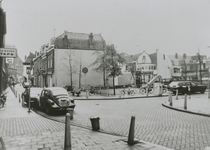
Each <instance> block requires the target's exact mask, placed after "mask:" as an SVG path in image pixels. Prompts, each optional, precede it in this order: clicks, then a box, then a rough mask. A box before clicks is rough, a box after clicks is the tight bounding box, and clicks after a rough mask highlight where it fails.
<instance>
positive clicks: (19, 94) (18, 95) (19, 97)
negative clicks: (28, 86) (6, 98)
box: [18, 94, 20, 103]
mask: <svg viewBox="0 0 210 150" xmlns="http://www.w3.org/2000/svg"><path fill="white" fill-rule="evenodd" d="M18 96H19V103H20V94H18Z"/></svg>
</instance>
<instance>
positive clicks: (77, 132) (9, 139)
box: [0, 91, 167, 150]
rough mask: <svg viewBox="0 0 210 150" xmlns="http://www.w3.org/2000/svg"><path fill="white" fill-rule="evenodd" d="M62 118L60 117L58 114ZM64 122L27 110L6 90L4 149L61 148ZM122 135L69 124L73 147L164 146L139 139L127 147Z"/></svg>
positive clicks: (0, 131)
mask: <svg viewBox="0 0 210 150" xmlns="http://www.w3.org/2000/svg"><path fill="white" fill-rule="evenodd" d="M62 118H64V116H63V117H62ZM64 128H65V124H64V123H61V122H56V121H53V120H49V119H47V118H45V117H42V116H40V115H38V114H36V113H35V112H34V111H31V113H28V108H24V107H22V106H21V103H19V100H18V97H17V98H16V97H15V96H14V94H13V93H12V92H11V91H10V92H9V93H8V99H7V102H6V105H5V108H3V109H0V136H1V137H3V140H4V143H5V146H6V148H7V150H49V149H50V150H62V149H64V132H65V129H64ZM125 139H126V138H125V137H124V136H114V135H109V134H104V133H100V132H94V131H92V130H89V129H84V128H80V127H76V126H72V125H71V143H72V149H73V150H93V149H96V150H100V149H101V150H130V149H136V150H141V149H146V148H147V149H151V150H155V149H157V150H163V149H167V148H165V147H161V146H158V145H153V144H150V143H147V142H144V141H140V142H139V143H138V144H136V145H134V146H128V145H127V143H126V142H125Z"/></svg>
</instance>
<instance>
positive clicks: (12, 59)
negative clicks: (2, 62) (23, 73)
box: [6, 58, 14, 64]
mask: <svg viewBox="0 0 210 150" xmlns="http://www.w3.org/2000/svg"><path fill="white" fill-rule="evenodd" d="M13 62H14V58H6V63H7V64H13Z"/></svg>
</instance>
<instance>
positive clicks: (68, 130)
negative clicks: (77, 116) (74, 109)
mask: <svg viewBox="0 0 210 150" xmlns="http://www.w3.org/2000/svg"><path fill="white" fill-rule="evenodd" d="M64 150H71V126H70V114H69V113H67V114H66V120H65V139H64Z"/></svg>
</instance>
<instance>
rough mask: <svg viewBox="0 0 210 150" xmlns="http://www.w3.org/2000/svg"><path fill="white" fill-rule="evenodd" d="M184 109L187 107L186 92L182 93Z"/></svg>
mask: <svg viewBox="0 0 210 150" xmlns="http://www.w3.org/2000/svg"><path fill="white" fill-rule="evenodd" d="M184 109H187V94H185V95H184Z"/></svg>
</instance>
